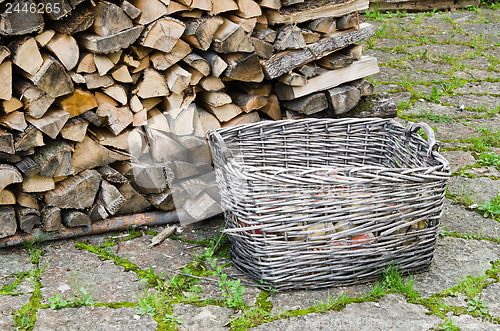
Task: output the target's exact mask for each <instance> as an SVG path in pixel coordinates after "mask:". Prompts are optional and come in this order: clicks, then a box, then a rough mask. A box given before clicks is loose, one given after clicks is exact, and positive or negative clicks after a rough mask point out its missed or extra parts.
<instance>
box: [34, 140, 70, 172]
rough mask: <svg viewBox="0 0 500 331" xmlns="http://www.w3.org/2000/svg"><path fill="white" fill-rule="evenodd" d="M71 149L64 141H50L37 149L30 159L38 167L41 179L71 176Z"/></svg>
mask: <svg viewBox="0 0 500 331" xmlns="http://www.w3.org/2000/svg"><path fill="white" fill-rule="evenodd" d="M72 152H73V148H72V147H71V146H70V145H68V144H67V143H66V142H64V141H59V140H51V141H49V142H48V143H47V144H46V145H45V146H42V147H40V148H38V149H37V151H36V152H35V154H33V156H32V159H33V161H34V162H35V163H37V164H38V165H39V167H40V173H39V174H40V176H42V177H60V176H67V175H72V174H73V167H72V164H71V153H72Z"/></svg>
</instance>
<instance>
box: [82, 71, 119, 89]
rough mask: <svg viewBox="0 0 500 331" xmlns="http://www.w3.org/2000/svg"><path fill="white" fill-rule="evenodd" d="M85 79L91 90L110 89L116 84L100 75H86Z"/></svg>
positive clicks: (107, 77)
mask: <svg viewBox="0 0 500 331" xmlns="http://www.w3.org/2000/svg"><path fill="white" fill-rule="evenodd" d="M83 77H84V78H85V83H86V84H87V88H88V89H89V90H93V89H97V88H106V87H110V86H111V85H113V83H114V81H113V79H111V77H109V76H101V75H99V74H98V73H94V74H88V75H84V76H83Z"/></svg>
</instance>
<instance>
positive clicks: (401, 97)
mask: <svg viewBox="0 0 500 331" xmlns="http://www.w3.org/2000/svg"><path fill="white" fill-rule="evenodd" d="M390 97H391V98H392V100H394V103H395V104H396V105H398V104H399V103H401V102H410V100H411V93H410V92H393V93H391V94H390Z"/></svg>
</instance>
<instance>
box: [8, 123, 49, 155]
mask: <svg viewBox="0 0 500 331" xmlns="http://www.w3.org/2000/svg"><path fill="white" fill-rule="evenodd" d="M43 145H44V142H43V135H42V132H41V131H40V130H38V129H37V128H35V127H34V126H33V125H31V124H30V125H28V126H27V127H26V129H25V130H24V131H22V132H19V133H15V134H14V148H15V150H16V151H28V150H30V149H31V148H33V147H40V146H43Z"/></svg>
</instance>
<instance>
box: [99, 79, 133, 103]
mask: <svg viewBox="0 0 500 331" xmlns="http://www.w3.org/2000/svg"><path fill="white" fill-rule="evenodd" d="M102 91H103V92H104V93H106V94H107V95H108V96H110V97H111V98H113V99H114V100H116V101H118V102H119V103H120V104H121V105H123V106H124V105H126V104H127V102H128V97H127V91H126V90H125V87H124V86H123V85H119V84H114V85H111V86H110V87H106V88H105V89H103V90H102Z"/></svg>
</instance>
